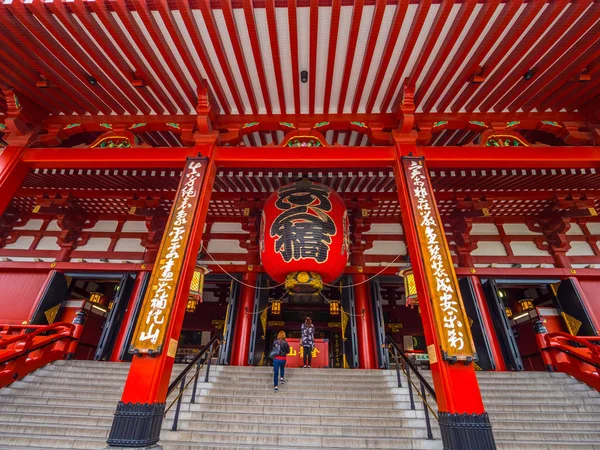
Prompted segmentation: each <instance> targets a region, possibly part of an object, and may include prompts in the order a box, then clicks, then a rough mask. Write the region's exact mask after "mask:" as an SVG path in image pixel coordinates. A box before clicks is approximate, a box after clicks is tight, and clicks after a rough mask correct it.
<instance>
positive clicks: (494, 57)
mask: <svg viewBox="0 0 600 450" xmlns="http://www.w3.org/2000/svg"><path fill="white" fill-rule="evenodd" d="M543 6H544V3H543V2H529V3H527V4H526V6H525V8H524V10H523V12H522V13H521V14H520V15H519V16H518V18H517V19H516V21H514V22H512V20H513V19H514V16H515V15H517V14H518V12H519V10H520V8H515V9H514V14H513V16H511V17H507V16H505V17H503V19H504V20H505V21H506V22H505V23H504V22H503V23H500V24H499V25H498V27H503V28H504V31H506V35H505V37H504V38H503V39H502V40H501V41H500V42H499V44H498V45H497V46H496V48H495V49H494V52H493V53H492V54H491V56H487V59H485V60H483V61H481V64H480V65H481V67H484V68H485V71H486V73H487V74H491V73H492V72H493V71H495V70H499V71H501V72H502V70H501V69H500V68H499V66H500V64H501V61H502V60H503V59H504V57H505V56H506V55H507V53H509V50H510V48H511V47H512V46H513V45H514V43H515V40H516V39H518V38H519V37H520V36H521V34H522V33H523V32H524V31H525V30H526V29H527V27H528V26H529V25H530V24H531V22H532V21H533V20H534V18H535V17H537V15H538V13H539V12H540V10H541V9H542V8H543ZM506 7H507V5H505V8H506ZM511 22H512V25H511ZM509 25H511V26H510V28H508V26H509ZM498 37H499V36H498ZM484 57H486V55H485V54H484ZM491 89H493V86H492V84H491V83H489V82H485V83H483V84H474V83H470V84H469V85H468V86H467V88H466V89H465V90H464V91H463V92H462V93H461V94H460V95H459V96H458V98H456V99H455V100H454V102H453V103H452V106H451V107H450V108H451V109H452V111H460V110H461V109H462V108H465V109H466V110H467V111H469V112H472V111H473V110H474V109H475V108H476V107H477V106H478V104H479V102H481V101H483V100H484V99H485V97H487V96H488V94H489V91H490V90H491ZM473 96H474V97H475V98H477V99H479V100H477V101H475V100H473V99H471V97H473ZM479 97H482V98H479ZM467 102H469V103H467Z"/></svg>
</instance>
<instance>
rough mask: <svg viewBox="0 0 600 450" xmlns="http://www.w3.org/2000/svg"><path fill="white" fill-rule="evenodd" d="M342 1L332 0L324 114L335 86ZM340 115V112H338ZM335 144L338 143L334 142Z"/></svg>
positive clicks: (326, 111)
mask: <svg viewBox="0 0 600 450" xmlns="http://www.w3.org/2000/svg"><path fill="white" fill-rule="evenodd" d="M341 7H342V0H332V5H331V24H330V26H329V52H328V53H327V75H326V77H325V97H324V99H323V112H324V113H328V112H329V104H330V103H331V101H330V100H331V89H332V86H333V69H334V67H335V53H336V50H337V40H338V30H339V27H340V9H341ZM338 113H339V111H338ZM333 142H334V143H335V142H337V141H335V140H334V141H333Z"/></svg>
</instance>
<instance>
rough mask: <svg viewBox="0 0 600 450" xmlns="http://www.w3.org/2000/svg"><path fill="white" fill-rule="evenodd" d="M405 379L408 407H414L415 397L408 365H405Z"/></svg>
mask: <svg viewBox="0 0 600 450" xmlns="http://www.w3.org/2000/svg"><path fill="white" fill-rule="evenodd" d="M406 379H407V381H408V395H409V396H410V409H415V397H414V396H413V390H412V382H411V381H410V366H409V365H407V366H406Z"/></svg>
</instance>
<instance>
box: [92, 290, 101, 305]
mask: <svg viewBox="0 0 600 450" xmlns="http://www.w3.org/2000/svg"><path fill="white" fill-rule="evenodd" d="M90 302H92V303H96V304H100V303H102V294H100V293H99V292H90Z"/></svg>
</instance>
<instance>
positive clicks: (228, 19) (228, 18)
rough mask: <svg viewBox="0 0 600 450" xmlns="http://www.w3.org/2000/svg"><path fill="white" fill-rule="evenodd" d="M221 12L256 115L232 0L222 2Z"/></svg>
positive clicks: (255, 106)
mask: <svg viewBox="0 0 600 450" xmlns="http://www.w3.org/2000/svg"><path fill="white" fill-rule="evenodd" d="M221 10H222V12H223V17H224V18H225V24H226V25H227V31H228V32H229V39H230V40H231V45H232V47H233V52H234V53H235V59H236V62H237V66H238V68H239V70H240V75H241V76H242V81H243V83H244V88H245V90H246V94H247V95H248V100H249V102H250V109H251V110H252V112H253V113H254V114H256V113H257V112H258V104H257V102H256V96H255V95H254V88H253V87H252V83H251V82H250V75H249V74H248V68H247V66H246V60H245V59H244V52H243V50H242V46H241V44H240V37H239V34H238V31H237V26H236V23H235V20H234V18H233V11H232V9H231V4H230V0H221ZM211 15H212V14H211ZM219 41H220V39H219ZM240 112H241V111H240Z"/></svg>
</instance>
